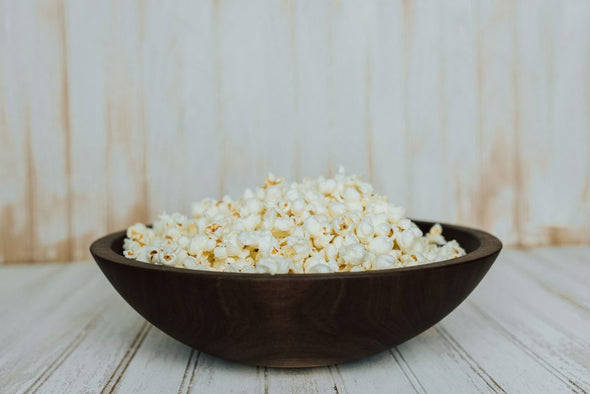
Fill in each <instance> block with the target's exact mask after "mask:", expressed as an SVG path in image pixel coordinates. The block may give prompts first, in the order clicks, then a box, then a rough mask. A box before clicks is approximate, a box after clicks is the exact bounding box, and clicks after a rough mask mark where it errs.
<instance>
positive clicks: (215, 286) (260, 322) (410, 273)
mask: <svg viewBox="0 0 590 394" xmlns="http://www.w3.org/2000/svg"><path fill="white" fill-rule="evenodd" d="M416 224H417V225H418V226H419V227H420V228H421V229H422V230H423V231H424V230H427V229H429V228H430V226H431V225H432V224H433V223H429V222H420V221H416ZM443 229H444V235H445V237H446V238H447V239H456V240H457V241H458V242H459V243H460V244H461V246H462V247H463V248H464V249H465V250H466V251H467V254H466V255H465V256H462V257H459V258H456V259H452V260H446V261H441V262H437V263H431V264H425V265H419V266H414V267H406V268H397V269H390V270H380V271H370V272H347V273H334V274H299V275H297V274H280V275H273V276H271V275H268V274H240V273H224V272H206V271H194V270H188V269H181V268H173V267H167V266H159V265H152V264H147V263H142V262H138V261H135V260H128V259H126V258H125V257H124V256H123V254H122V249H123V239H124V238H125V232H124V231H120V232H117V233H113V234H110V235H107V236H105V237H103V238H100V239H98V240H97V241H95V242H94V243H93V244H92V245H91V246H90V252H91V253H92V256H93V257H94V259H95V260H96V262H97V263H98V266H99V267H100V269H101V270H102V272H103V273H104V274H105V276H106V277H107V279H108V280H109V281H110V282H111V284H112V285H113V287H114V288H115V289H116V290H117V291H118V292H119V294H121V296H122V297H123V298H124V299H125V300H126V301H127V302H128V303H129V304H130V305H131V306H132V307H133V308H134V309H135V310H136V311H137V312H139V313H140V314H141V315H142V316H143V317H145V318H146V319H147V320H148V321H150V322H151V323H152V324H153V325H155V326H156V327H158V328H159V329H161V330H162V331H164V332H165V333H167V334H168V335H170V336H171V337H173V338H176V339H177V340H179V341H181V342H183V343H185V344H187V345H189V346H192V347H194V348H196V349H198V350H200V351H203V352H205V353H209V354H212V355H214V356H217V357H221V358H224V359H227V360H232V361H237V362H240V363H244V364H250V365H260V366H270V367H313V366H321V365H329V364H334V363H342V362H345V361H350V360H355V359H359V358H362V357H365V356H369V355H372V354H375V353H378V352H381V351H383V350H386V349H388V348H391V347H392V346H395V345H397V344H399V343H402V342H404V341H406V340H408V339H410V338H412V337H414V336H416V335H418V334H419V333H421V332H422V331H424V330H426V329H427V328H429V327H431V326H432V325H434V324H435V323H437V322H438V321H440V320H441V319H442V318H443V317H445V316H446V315H447V314H448V313H449V312H451V311H452V310H453V309H454V308H455V307H457V305H459V304H460V303H461V302H462V301H463V300H464V299H465V298H466V297H467V296H468V295H469V293H471V291H472V290H473V289H474V288H475V286H477V284H478V283H479V281H480V280H481V279H482V278H483V276H484V275H485V274H486V272H487V271H488V269H489V268H490V266H491V265H492V263H493V262H494V260H495V259H496V257H497V256H498V253H500V250H501V249H502V243H501V242H500V240H499V239H498V238H496V237H494V236H493V235H491V234H488V233H486V232H483V231H479V230H474V229H470V228H466V227H460V226H454V225H449V224H443Z"/></svg>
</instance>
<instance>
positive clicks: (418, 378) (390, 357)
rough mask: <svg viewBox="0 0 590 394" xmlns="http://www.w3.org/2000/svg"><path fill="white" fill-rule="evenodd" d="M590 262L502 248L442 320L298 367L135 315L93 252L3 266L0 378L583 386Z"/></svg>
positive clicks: (101, 387) (192, 386)
mask: <svg viewBox="0 0 590 394" xmlns="http://www.w3.org/2000/svg"><path fill="white" fill-rule="evenodd" d="M588 261H590V249H589V248H588V247H569V248H539V249H531V250H529V251H525V252H523V251H516V250H505V251H503V253H502V255H501V256H500V257H499V258H498V261H497V263H496V264H495V265H494V267H492V269H491V270H490V272H489V274H488V275H487V276H486V278H485V279H484V281H483V282H482V283H481V284H480V286H478V288H477V289H476V290H475V291H474V292H473V294H472V295H470V297H469V298H468V299H467V301H466V302H465V303H463V304H462V305H461V306H459V308H457V309H456V310H455V311H454V312H453V313H452V314H450V315H449V316H448V317H447V318H445V319H444V320H443V321H442V322H441V323H439V324H437V325H436V326H435V327H433V328H431V329H429V330H427V331H426V332H424V333H422V334H421V335H419V336H417V337H416V338H414V339H412V340H410V341H408V342H405V343H403V344H401V345H399V346H397V347H395V348H392V349H389V350H388V351H385V352H382V353H380V354H377V355H375V356H373V357H370V358H366V359H363V360H360V361H356V362H352V363H346V364H340V365H331V366H329V367H322V368H313V369H298V370H289V369H287V370H285V369H273V368H256V367H248V366H243V365H239V364H234V363H230V362H227V361H223V360H220V359H218V358H215V357H212V356H209V355H207V354H204V353H199V352H198V351H196V350H192V349H191V348H189V347H187V346H185V345H182V344H180V343H179V342H177V341H175V340H174V339H172V338H170V337H168V336H166V335H165V334H163V333H162V332H161V331H159V330H158V329H157V328H155V327H153V326H151V325H149V324H147V323H146V322H145V320H143V319H142V318H141V317H140V316H139V315H137V314H136V313H135V312H134V311H133V310H132V309H131V308H130V307H129V306H128V305H127V304H126V303H125V302H124V301H123V300H122V299H121V297H120V296H118V295H117V294H116V293H115V291H114V290H113V288H112V287H111V286H110V285H109V284H108V282H107V281H106V280H104V279H103V278H101V275H100V273H99V272H98V270H97V268H96V266H95V265H94V264H93V263H90V262H86V263H79V264H44V265H35V266H32V265H23V266H2V267H0V318H2V321H3V324H2V325H1V326H0V345H1V346H2V349H3V352H2V354H0V370H1V371H2V373H0V386H1V387H2V388H3V390H5V391H7V392H18V393H21V392H40V393H45V392H64V391H76V392H101V391H102V392H105V393H108V392H132V391H141V392H145V393H160V392H179V393H200V392H211V393H217V392H223V393H226V392H236V393H238V392H252V393H284V392H309V393H327V392H334V393H351V394H354V393H367V392H391V391H399V392H419V393H426V392H442V393H470V392H531V391H535V392H556V393H561V392H576V393H587V392H590V381H589V380H588V376H590V359H589V358H588V354H590V341H589V338H588V336H587V335H585V334H586V333H587V332H589V331H590V313H589V312H588V308H589V304H588V302H589V300H588V292H587V288H586V287H584V286H582V285H583V284H584V283H583V279H582V278H581V277H580V273H585V272H586V271H588V264H587V263H588ZM31 289H36V291H35V292H32V291H31ZM35 293H36V294H43V296H42V297H39V296H36V295H35ZM9 296H10V297H9Z"/></svg>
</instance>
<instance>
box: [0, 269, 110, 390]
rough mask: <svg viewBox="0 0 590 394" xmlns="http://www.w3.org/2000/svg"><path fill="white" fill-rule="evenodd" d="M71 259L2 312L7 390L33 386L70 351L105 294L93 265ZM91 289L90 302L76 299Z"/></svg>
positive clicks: (0, 363)
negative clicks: (77, 262) (101, 289)
mask: <svg viewBox="0 0 590 394" xmlns="http://www.w3.org/2000/svg"><path fill="white" fill-rule="evenodd" d="M88 266H89V264H88V263H86V265H82V264H76V265H72V266H71V267H67V269H64V270H59V271H58V272H57V273H56V274H54V275H48V276H47V281H44V280H38V281H36V283H33V286H30V287H28V288H24V290H25V291H24V292H23V293H24V294H23V295H22V296H21V297H18V298H16V299H13V300H12V310H9V311H8V312H7V313H6V317H4V316H3V317H2V322H3V324H2V335H0V346H1V348H2V350H3V351H2V353H0V370H1V371H2V375H3V381H4V382H3V384H2V385H1V386H2V387H3V389H5V390H6V391H8V392H12V391H15V390H17V389H19V390H26V389H27V388H35V387H38V386H39V385H40V384H42V383H43V381H44V380H45V379H46V377H47V376H50V374H51V373H52V372H53V371H54V370H55V368H58V367H59V365H60V364H61V363H62V362H63V360H64V359H66V358H67V357H69V356H70V355H71V352H72V351H73V350H75V348H76V346H77V345H78V344H79V343H80V341H81V340H82V339H83V338H84V336H85V335H86V333H87V331H88V328H89V327H90V326H91V325H92V324H93V322H94V321H95V320H96V319H97V316H98V315H99V314H100V313H101V312H102V311H101V308H97V304H98V305H102V307H103V308H104V307H105V305H104V301H105V298H107V297H108V296H109V295H108V293H102V294H101V292H100V291H99V289H100V288H101V287H102V286H103V285H104V282H103V281H104V279H102V278H100V277H99V276H98V275H99V273H98V272H97V271H96V268H94V267H93V270H92V271H89V270H88ZM89 294H93V298H92V299H93V302H90V303H89V302H81V301H83V300H85V299H88V295H89Z"/></svg>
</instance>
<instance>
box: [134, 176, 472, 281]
mask: <svg viewBox="0 0 590 394" xmlns="http://www.w3.org/2000/svg"><path fill="white" fill-rule="evenodd" d="M126 235H127V237H126V238H125V240H124V243H123V249H124V251H123V255H124V256H125V257H126V258H128V259H135V260H137V261H141V262H145V263H148V264H158V265H168V266H173V267H179V268H184V269H194V270H204V271H218V272H235V273H268V274H271V275H272V274H286V273H292V274H302V273H305V274H314V273H333V272H362V271H370V270H384V269H395V268H399V267H406V266H413V265H419V264H426V263H431V262H436V261H442V260H446V259H452V258H456V257H459V256H462V255H464V254H465V250H463V248H461V246H460V245H459V244H458V243H457V241H455V240H451V241H448V242H447V241H446V239H445V238H444V236H443V228H442V226H441V225H440V224H438V223H437V224H435V225H433V226H432V228H430V230H429V231H428V232H427V233H426V234H423V233H422V231H421V230H420V229H419V228H418V226H417V225H416V224H415V223H413V222H412V221H411V220H410V219H408V218H406V217H405V209H404V208H403V207H399V206H396V205H393V204H390V203H388V202H387V198H386V197H385V196H382V195H379V194H376V193H375V191H374V190H373V186H372V185H370V184H369V183H366V182H363V181H361V179H360V177H359V176H357V175H346V173H345V172H344V169H343V168H339V169H338V172H337V174H336V175H335V176H334V177H333V178H325V177H323V176H320V177H318V178H317V179H309V178H305V179H303V180H302V181H301V182H300V183H297V182H293V183H288V182H286V181H285V179H284V178H281V177H276V176H274V175H273V174H269V175H268V177H267V178H266V180H265V182H264V184H263V185H262V186H260V187H257V188H253V189H246V190H245V191H244V194H243V195H242V197H240V198H239V199H237V200H233V199H232V198H231V197H229V196H223V197H222V199H221V200H215V199H211V198H206V199H203V200H201V201H197V202H195V203H193V204H192V205H191V215H190V216H185V215H182V214H180V213H173V214H165V213H164V214H162V215H160V216H159V217H158V219H157V220H156V221H155V222H154V225H153V227H152V228H149V227H147V226H146V225H145V224H143V223H136V224H133V225H132V226H130V227H129V228H128V229H127V234H126Z"/></svg>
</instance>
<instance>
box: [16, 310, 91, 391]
mask: <svg viewBox="0 0 590 394" xmlns="http://www.w3.org/2000/svg"><path fill="white" fill-rule="evenodd" d="M98 317H99V314H98V313H97V314H95V315H94V316H93V317H92V318H91V319H90V321H89V322H88V323H86V325H85V326H84V327H83V328H82V330H80V331H79V332H78V333H77V334H76V336H75V337H74V339H72V341H70V343H68V345H67V346H66V347H65V348H64V349H63V350H62V351H61V352H60V353H59V354H58V355H57V357H56V358H55V359H54V360H53V361H52V362H51V363H50V364H49V365H48V366H47V368H45V369H44V370H43V372H41V374H40V375H39V376H38V377H37V379H35V381H34V382H33V383H32V384H31V385H30V386H29V387H28V388H27V389H26V390H25V393H30V394H33V393H36V392H37V391H38V390H39V388H40V387H41V386H43V384H44V383H45V382H46V381H47V380H48V379H49V378H50V377H51V375H52V374H53V373H54V372H55V371H57V369H58V368H59V367H60V366H61V365H62V364H63V363H64V361H66V360H67V359H68V357H70V355H71V354H72V353H73V352H74V350H76V348H77V347H78V346H79V345H80V344H81V343H82V341H83V340H84V338H85V337H86V335H87V334H88V330H89V329H90V328H91V327H92V326H93V325H94V324H95V322H96V320H97V319H98Z"/></svg>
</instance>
